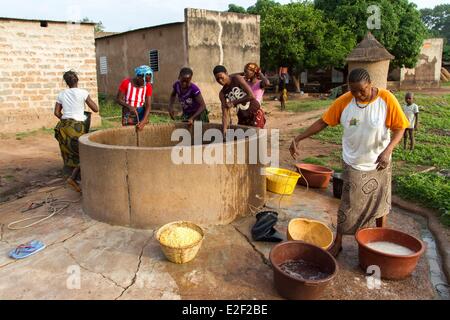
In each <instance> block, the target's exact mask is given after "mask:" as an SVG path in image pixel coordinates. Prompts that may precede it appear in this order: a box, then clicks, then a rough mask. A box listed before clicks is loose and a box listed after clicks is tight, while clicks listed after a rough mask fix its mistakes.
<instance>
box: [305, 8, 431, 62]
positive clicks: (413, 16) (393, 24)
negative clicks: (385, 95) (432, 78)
mask: <svg viewBox="0 0 450 320" xmlns="http://www.w3.org/2000/svg"><path fill="white" fill-rule="evenodd" d="M314 4H315V7H316V8H317V9H320V10H323V11H324V12H325V14H326V16H327V18H328V19H334V20H335V21H336V22H337V24H338V25H339V26H342V27H347V28H348V29H349V30H352V31H353V33H354V35H355V36H356V41H357V42H359V41H361V40H362V39H363V38H364V36H365V34H366V33H367V31H368V27H367V20H368V19H369V17H370V16H372V15H373V12H368V8H369V6H371V5H376V6H377V7H378V8H379V9H380V11H379V12H380V18H381V20H380V21H381V24H380V28H379V29H373V30H370V31H371V32H372V34H373V35H374V36H375V37H376V38H377V40H378V41H380V43H382V44H383V45H384V46H385V47H386V49H387V50H388V51H389V52H390V53H392V54H393V55H394V56H395V60H394V61H393V63H392V66H394V67H395V66H406V67H409V68H412V67H414V66H415V65H416V63H417V58H418V56H419V54H420V49H421V47H422V43H423V40H424V39H425V36H426V27H425V25H424V23H423V22H422V20H421V17H420V12H419V10H417V7H416V5H415V4H413V3H410V2H409V1H408V0H335V1H329V0H315V1H314Z"/></svg>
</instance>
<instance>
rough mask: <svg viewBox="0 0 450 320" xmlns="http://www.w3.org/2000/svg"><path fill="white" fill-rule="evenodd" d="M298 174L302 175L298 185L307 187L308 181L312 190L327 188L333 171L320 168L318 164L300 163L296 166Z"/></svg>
mask: <svg viewBox="0 0 450 320" xmlns="http://www.w3.org/2000/svg"><path fill="white" fill-rule="evenodd" d="M295 166H296V167H297V170H298V172H299V173H300V174H301V175H302V177H300V179H298V183H299V184H301V185H302V186H306V185H307V184H306V181H305V179H306V180H307V181H308V185H309V186H310V187H311V188H327V187H328V184H329V183H330V179H331V175H332V174H333V173H334V171H333V170H331V169H330V168H327V167H323V166H318V165H316V164H309V163H298V164H296V165H295Z"/></svg>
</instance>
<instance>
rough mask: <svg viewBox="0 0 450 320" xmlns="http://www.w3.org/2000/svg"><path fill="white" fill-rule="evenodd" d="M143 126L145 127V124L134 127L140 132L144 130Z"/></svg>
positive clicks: (141, 123)
mask: <svg viewBox="0 0 450 320" xmlns="http://www.w3.org/2000/svg"><path fill="white" fill-rule="evenodd" d="M145 125H146V122H139V123H138V124H137V125H136V129H137V130H139V131H142V130H143V129H144V127H145Z"/></svg>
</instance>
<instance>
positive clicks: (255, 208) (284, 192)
mask: <svg viewBox="0 0 450 320" xmlns="http://www.w3.org/2000/svg"><path fill="white" fill-rule="evenodd" d="M297 168H298V167H297ZM298 171H300V175H301V177H300V178H303V180H305V182H306V192H308V191H309V182H308V180H307V179H306V178H305V176H304V175H303V173H302V170H301V169H300V168H298ZM288 182H289V176H288V177H286V182H285V184H284V189H283V193H282V194H281V195H280V196H279V199H278V210H280V209H281V201H282V200H283V198H284V197H285V196H286V188H287V186H288ZM274 198H275V197H272V198H270V199H268V201H270V200H272V199H274ZM248 206H249V209H250V212H251V214H252V215H255V214H256V213H258V212H259V211H260V210H261V209H263V208H264V207H265V206H266V204H265V203H264V204H263V205H261V206H259V207H255V206H253V205H251V204H250V203H249V204H248Z"/></svg>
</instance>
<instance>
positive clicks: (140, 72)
mask: <svg viewBox="0 0 450 320" xmlns="http://www.w3.org/2000/svg"><path fill="white" fill-rule="evenodd" d="M134 73H135V75H136V77H139V76H143V77H144V83H145V84H147V83H146V80H145V77H146V76H147V75H151V76H152V80H151V81H150V83H152V84H153V70H152V68H150V67H149V66H146V65H142V66H140V67H137V68H136V69H134Z"/></svg>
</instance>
